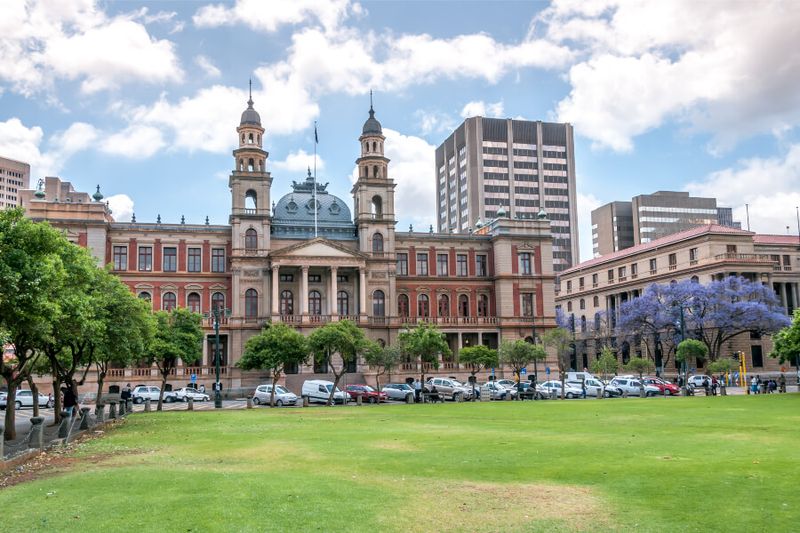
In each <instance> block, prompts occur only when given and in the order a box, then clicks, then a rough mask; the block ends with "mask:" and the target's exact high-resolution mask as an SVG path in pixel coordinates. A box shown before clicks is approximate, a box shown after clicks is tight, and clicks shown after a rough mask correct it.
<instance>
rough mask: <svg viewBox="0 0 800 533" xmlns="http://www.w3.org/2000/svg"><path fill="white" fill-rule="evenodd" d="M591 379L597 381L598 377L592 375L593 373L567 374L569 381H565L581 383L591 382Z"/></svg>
mask: <svg viewBox="0 0 800 533" xmlns="http://www.w3.org/2000/svg"><path fill="white" fill-rule="evenodd" d="M590 379H596V380H597V381H600V380H599V379H597V376H595V375H594V374H592V373H591V372H567V379H566V380H565V381H577V382H578V383H580V382H581V381H584V380H585V381H589V380H590Z"/></svg>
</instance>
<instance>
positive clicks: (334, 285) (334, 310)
mask: <svg viewBox="0 0 800 533" xmlns="http://www.w3.org/2000/svg"><path fill="white" fill-rule="evenodd" d="M338 272H339V269H338V268H337V267H335V266H332V267H331V294H330V297H329V298H328V299H329V301H330V309H331V312H330V315H331V316H332V317H333V316H336V315H338V314H339V313H338V311H339V309H338V306H337V303H336V302H337V293H338V292H339V280H338V279H336V276H337V275H338Z"/></svg>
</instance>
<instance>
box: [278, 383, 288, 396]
mask: <svg viewBox="0 0 800 533" xmlns="http://www.w3.org/2000/svg"><path fill="white" fill-rule="evenodd" d="M275 392H277V393H278V394H287V393H288V392H289V391H288V390H286V389H285V388H283V387H282V386H281V385H278V386H277V387H275Z"/></svg>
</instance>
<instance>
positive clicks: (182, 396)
mask: <svg viewBox="0 0 800 533" xmlns="http://www.w3.org/2000/svg"><path fill="white" fill-rule="evenodd" d="M175 398H177V399H178V400H180V401H182V402H188V401H189V398H191V399H192V400H193V401H195V402H207V401H209V400H210V397H209V395H208V394H206V393H204V392H200V391H198V390H196V389H193V388H191V387H183V388H182V389H178V390H176V391H175Z"/></svg>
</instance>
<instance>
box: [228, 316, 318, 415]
mask: <svg viewBox="0 0 800 533" xmlns="http://www.w3.org/2000/svg"><path fill="white" fill-rule="evenodd" d="M306 359H308V342H307V340H306V338H305V337H304V336H303V334H302V333H300V332H298V331H297V330H295V329H293V328H290V327H289V326H287V325H286V324H280V323H279V324H274V325H270V326H267V327H265V328H264V329H263V330H262V331H261V333H259V334H258V335H255V336H253V337H250V338H249V339H247V342H246V343H245V345H244V352H243V353H242V358H241V359H239V361H238V362H237V363H236V366H238V367H239V368H241V369H242V370H267V371H269V373H270V375H271V376H272V391H271V392H270V395H269V404H270V405H271V406H272V407H274V406H275V386H276V385H277V383H278V380H279V379H280V378H281V375H282V374H283V373H284V372H285V371H286V367H287V366H289V365H293V364H301V363H304V362H305V361H306Z"/></svg>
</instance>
